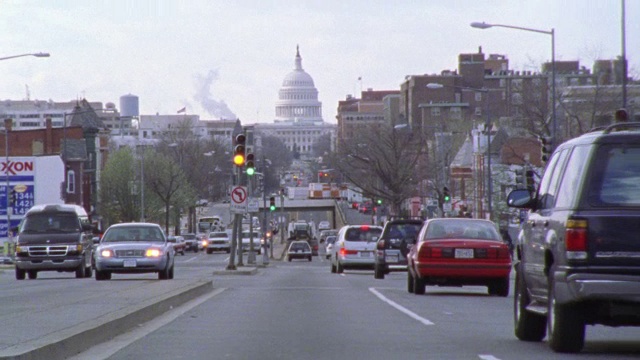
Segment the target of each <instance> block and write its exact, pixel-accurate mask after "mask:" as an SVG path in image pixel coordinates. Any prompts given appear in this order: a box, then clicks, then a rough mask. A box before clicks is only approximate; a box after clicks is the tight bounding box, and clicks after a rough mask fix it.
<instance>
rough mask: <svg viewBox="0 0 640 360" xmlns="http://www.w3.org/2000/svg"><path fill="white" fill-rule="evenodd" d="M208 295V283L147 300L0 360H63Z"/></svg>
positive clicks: (16, 348) (9, 351)
mask: <svg viewBox="0 0 640 360" xmlns="http://www.w3.org/2000/svg"><path fill="white" fill-rule="evenodd" d="M211 291H213V283H212V282H211V281H199V282H197V283H194V284H189V285H187V286H185V287H183V288H180V289H176V290H173V291H171V292H169V293H167V294H165V295H164V296H162V297H161V298H159V299H149V300H147V301H144V302H142V303H141V304H139V305H138V306H135V307H129V308H124V309H122V310H119V311H116V312H113V313H110V314H105V315H103V316H100V317H98V318H96V319H91V320H89V321H86V322H84V323H80V324H78V325H76V326H73V327H71V328H68V329H64V330H61V331H59V332H57V333H55V334H53V335H49V336H45V337H43V338H41V339H38V340H35V341H30V342H27V343H24V344H19V345H16V346H14V347H11V348H8V349H7V351H3V353H0V359H65V358H68V357H71V356H74V355H77V354H79V353H81V352H83V351H85V350H87V349H89V348H91V347H93V346H95V345H98V344H100V343H103V342H106V341H108V340H110V339H112V338H114V337H115V336H117V335H120V334H122V333H124V332H126V331H128V330H130V329H132V328H135V327H137V326H139V324H141V323H144V322H147V321H149V320H152V319H154V318H155V317H157V316H159V315H161V314H163V313H165V312H167V311H169V310H171V309H172V308H174V307H177V306H180V305H182V304H184V303H186V302H187V301H189V300H192V299H195V298H197V297H199V296H201V295H204V294H206V293H209V292H211Z"/></svg>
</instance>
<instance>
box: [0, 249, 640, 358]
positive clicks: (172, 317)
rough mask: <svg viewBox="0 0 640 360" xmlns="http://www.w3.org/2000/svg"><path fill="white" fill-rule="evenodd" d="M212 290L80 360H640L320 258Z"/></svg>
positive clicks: (593, 338)
mask: <svg viewBox="0 0 640 360" xmlns="http://www.w3.org/2000/svg"><path fill="white" fill-rule="evenodd" d="M227 256H228V255H227V254H212V255H206V254H202V253H201V254H197V255H195V254H194V255H187V256H184V257H180V258H179V259H178V270H179V271H177V272H176V274H177V276H178V274H180V275H179V276H178V279H176V280H175V281H180V278H181V277H185V276H187V277H189V276H201V274H202V273H203V272H204V273H206V272H207V269H210V267H211V264H213V263H220V264H224V263H225V260H226V258H227ZM123 276H124V275H123ZM140 277H142V278H144V277H145V276H144V275H143V276H136V277H135V278H136V280H134V279H130V280H129V281H128V282H127V283H133V284H135V283H136V282H139V281H144V280H141V279H139V278H140ZM73 282H75V281H69V283H73ZM26 283H28V281H27V282H26ZM43 283H45V282H43ZM115 283H117V281H115ZM5 285H6V284H5ZM213 287H214V291H213V292H211V293H209V294H206V295H203V296H201V297H199V298H197V299H195V300H193V301H191V302H189V303H187V304H185V305H183V306H181V307H179V308H177V309H174V310H172V311H171V312H169V313H167V314H165V315H163V316H161V317H159V318H157V319H155V320H154V321H152V322H150V323H147V324H145V325H141V326H140V327H139V328H138V329H136V330H135V332H132V333H126V334H123V335H122V336H121V337H119V338H117V339H115V340H113V341H110V342H107V343H104V344H101V345H98V346H95V347H93V348H91V349H90V350H88V351H86V352H84V353H82V354H80V355H79V356H77V357H75V358H74V359H76V360H77V359H104V358H108V359H150V358H155V359H181V358H185V359H186V358H188V359H214V358H216V359H218V358H228V359H256V358H262V359H336V358H344V359H483V360H498V359H568V358H574V357H575V358H577V357H580V358H582V357H586V358H589V359H632V358H637V357H638V355H639V354H640V342H638V339H640V329H638V328H607V327H603V326H598V327H588V328H587V342H586V346H585V349H584V351H583V352H582V353H581V354H578V355H571V356H568V355H566V354H555V353H553V352H552V351H551V350H550V349H549V348H548V347H547V346H546V343H544V342H542V343H526V342H521V341H518V340H517V339H516V338H515V337H514V335H513V324H512V302H513V297H512V295H511V296H509V297H507V298H501V297H491V296H488V295H487V293H486V288H484V287H464V288H438V287H427V293H426V294H425V295H421V296H418V295H414V294H409V293H407V291H406V273H391V274H389V275H388V276H387V277H386V278H385V279H384V280H375V279H374V278H373V273H372V272H371V271H348V270H347V271H346V272H345V273H344V274H341V275H338V274H331V273H330V271H329V265H328V262H327V261H326V260H323V259H322V258H321V257H315V258H314V259H313V261H312V262H307V261H306V260H304V261H302V260H301V261H292V262H280V261H273V262H272V264H271V265H270V266H269V267H267V268H264V269H260V270H259V271H258V273H257V274H256V275H254V276H240V275H238V276H215V277H214V278H213Z"/></svg>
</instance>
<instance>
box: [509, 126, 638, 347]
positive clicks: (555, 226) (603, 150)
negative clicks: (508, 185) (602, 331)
mask: <svg viewBox="0 0 640 360" xmlns="http://www.w3.org/2000/svg"><path fill="white" fill-rule="evenodd" d="M507 204H508V205H509V206H512V207H515V208H518V209H524V210H528V213H527V214H526V215H527V216H526V218H525V219H524V221H523V222H522V224H521V229H520V232H519V234H518V237H517V240H516V241H515V243H516V244H515V248H514V258H515V259H517V261H516V263H515V267H514V268H515V272H516V282H515V302H514V320H515V321H514V324H515V335H516V337H518V339H520V340H524V341H542V339H544V337H545V335H546V336H547V342H548V344H549V346H550V347H551V349H553V350H554V351H557V352H578V351H580V350H581V349H582V348H583V346H584V341H585V326H586V325H596V324H600V325H606V326H640V256H638V254H640V241H638V233H639V232H640V123H638V122H636V123H632V122H629V123H617V124H614V125H611V126H608V127H606V128H602V129H599V130H596V131H592V132H590V133H587V134H584V135H582V136H579V137H577V138H574V139H572V140H569V141H567V142H565V143H563V144H561V145H559V146H558V147H557V149H556V150H555V151H554V152H553V154H552V155H551V157H550V158H549V162H548V164H547V167H546V169H545V171H544V174H543V175H542V177H541V178H540V182H539V186H538V187H537V189H535V190H534V191H532V192H530V191H529V190H526V189H519V190H514V191H512V192H511V193H510V194H509V195H508V197H507Z"/></svg>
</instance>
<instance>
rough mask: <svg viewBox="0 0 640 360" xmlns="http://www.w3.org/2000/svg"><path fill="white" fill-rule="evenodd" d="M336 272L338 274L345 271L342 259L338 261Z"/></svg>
mask: <svg viewBox="0 0 640 360" xmlns="http://www.w3.org/2000/svg"><path fill="white" fill-rule="evenodd" d="M336 272H337V273H338V274H342V273H343V272H344V266H342V264H340V261H338V265H336Z"/></svg>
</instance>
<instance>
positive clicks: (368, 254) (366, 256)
mask: <svg viewBox="0 0 640 360" xmlns="http://www.w3.org/2000/svg"><path fill="white" fill-rule="evenodd" d="M370 256H371V252H370V251H360V257H363V258H368V257H370Z"/></svg>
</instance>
